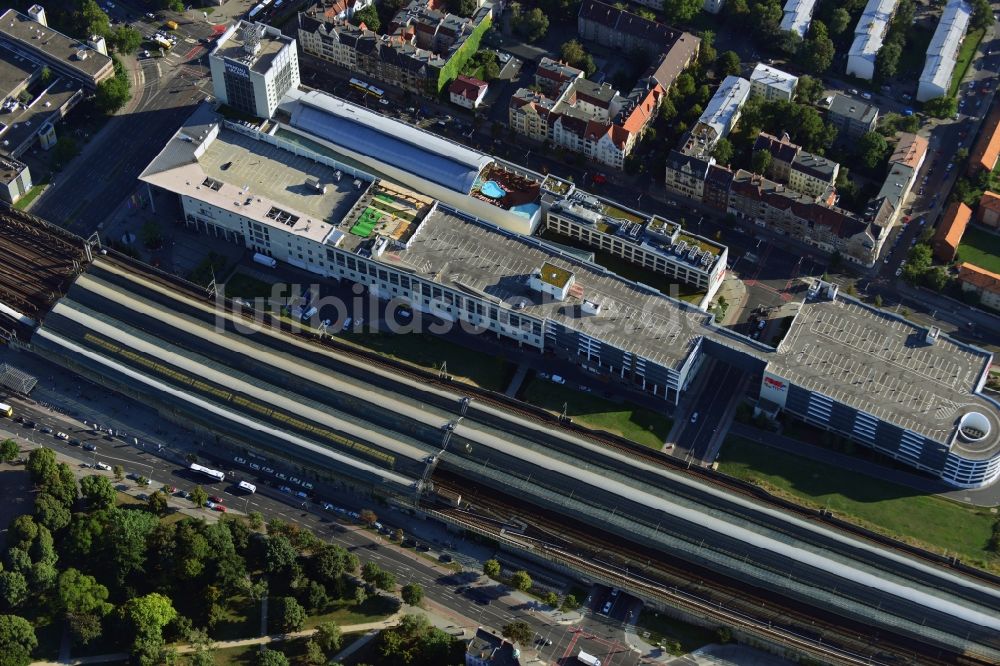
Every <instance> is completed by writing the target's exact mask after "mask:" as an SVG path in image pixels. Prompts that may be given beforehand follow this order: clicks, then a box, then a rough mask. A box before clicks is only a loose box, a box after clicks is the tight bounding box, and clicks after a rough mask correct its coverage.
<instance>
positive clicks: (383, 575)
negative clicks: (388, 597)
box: [375, 569, 396, 592]
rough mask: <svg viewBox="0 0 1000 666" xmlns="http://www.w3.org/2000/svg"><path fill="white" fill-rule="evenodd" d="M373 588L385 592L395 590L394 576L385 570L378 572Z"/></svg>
mask: <svg viewBox="0 0 1000 666" xmlns="http://www.w3.org/2000/svg"><path fill="white" fill-rule="evenodd" d="M375 587H377V588H378V589H380V590H385V591H386V592H392V591H394V590H395V589H396V575H395V574H394V573H392V572H391V571H386V570H385V569H383V570H381V571H379V572H378V575H377V576H375Z"/></svg>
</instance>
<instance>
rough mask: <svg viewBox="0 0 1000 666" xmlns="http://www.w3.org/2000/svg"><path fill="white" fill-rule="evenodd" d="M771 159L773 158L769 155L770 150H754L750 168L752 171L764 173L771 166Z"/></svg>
mask: <svg viewBox="0 0 1000 666" xmlns="http://www.w3.org/2000/svg"><path fill="white" fill-rule="evenodd" d="M773 160H774V158H773V157H772V156H771V152H770V151H768V150H756V151H754V154H753V157H752V158H751V160H750V162H751V168H752V169H753V172H754V173H760V174H766V173H767V171H768V169H770V168H771V162H772V161H773Z"/></svg>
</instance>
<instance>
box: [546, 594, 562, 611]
mask: <svg viewBox="0 0 1000 666" xmlns="http://www.w3.org/2000/svg"><path fill="white" fill-rule="evenodd" d="M544 601H545V605H546V606H551V607H552V608H558V607H559V595H558V594H556V593H555V592H553V591H551V590H550V591H549V592H547V593H546V594H545V599H544Z"/></svg>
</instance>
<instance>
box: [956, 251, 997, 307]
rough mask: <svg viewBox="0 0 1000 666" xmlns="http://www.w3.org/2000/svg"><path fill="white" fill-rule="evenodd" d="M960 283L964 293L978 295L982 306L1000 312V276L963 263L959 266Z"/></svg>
mask: <svg viewBox="0 0 1000 666" xmlns="http://www.w3.org/2000/svg"><path fill="white" fill-rule="evenodd" d="M958 283H959V284H960V285H961V286H962V291H964V292H972V293H974V294H976V295H977V296H978V297H979V303H980V304H981V305H984V306H986V307H988V308H990V309H992V310H1000V275H997V274H996V273H993V272H991V271H988V270H986V269H985V268H980V267H979V266H976V265H973V264H970V263H968V262H962V263H961V264H959V265H958Z"/></svg>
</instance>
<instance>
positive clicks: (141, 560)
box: [101, 507, 159, 603]
mask: <svg viewBox="0 0 1000 666" xmlns="http://www.w3.org/2000/svg"><path fill="white" fill-rule="evenodd" d="M107 515H108V519H107V523H106V527H105V532H106V534H105V535H104V538H103V539H101V541H102V542H103V543H106V544H109V545H110V544H113V547H110V548H109V551H108V553H107V554H108V560H109V562H108V563H109V564H112V565H113V566H114V571H115V574H116V575H117V578H118V581H119V582H120V583H124V582H125V579H126V578H127V577H128V576H130V575H131V574H133V573H136V572H139V571H142V569H143V567H144V565H145V563H146V538H147V537H148V536H149V533H150V532H152V531H153V528H155V527H156V526H157V524H158V522H159V521H158V520H157V519H156V517H155V516H152V515H150V514H148V513H146V512H145V511H128V510H125V509H121V508H118V507H116V508H113V509H110V510H109V511H108V513H107ZM147 603H148V602H147Z"/></svg>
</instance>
